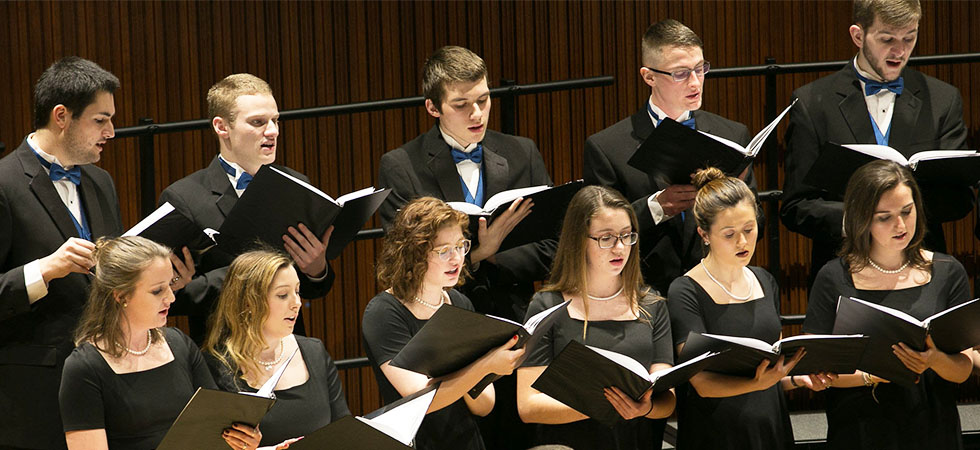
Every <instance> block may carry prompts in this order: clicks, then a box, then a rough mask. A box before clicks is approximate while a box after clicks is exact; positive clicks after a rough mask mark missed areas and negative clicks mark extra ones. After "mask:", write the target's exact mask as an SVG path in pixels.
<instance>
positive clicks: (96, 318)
mask: <svg viewBox="0 0 980 450" xmlns="http://www.w3.org/2000/svg"><path fill="white" fill-rule="evenodd" d="M92 259H94V260H95V268H94V272H95V276H94V277H92V287H91V289H90V290H89V294H88V303H86V304H85V311H84V312H83V313H82V318H81V319H80V320H79V322H78V328H77V329H76V330H75V345H80V344H82V343H83V342H90V343H92V345H94V346H95V347H96V348H98V349H99V350H101V351H103V352H104V353H107V354H109V355H111V356H112V357H114V358H118V357H120V356H122V354H123V349H124V348H126V344H127V343H126V342H125V341H124V337H123V336H124V335H123V330H122V327H123V324H124V322H123V320H122V309H123V307H124V304H120V302H118V301H117V300H116V296H117V295H119V296H122V297H128V296H129V295H130V294H132V293H133V290H134V289H136V283H138V282H139V279H140V276H141V275H142V274H143V271H144V270H146V268H147V267H149V266H150V264H152V263H153V262H154V261H156V260H163V261H167V264H168V265H169V264H170V249H168V248H166V247H164V246H162V245H160V244H157V243H156V242H153V241H151V240H149V239H146V238H143V237H140V236H123V237H118V238H114V239H106V238H99V240H98V241H97V242H96V243H95V250H93V251H92ZM168 289H169V287H168ZM162 337H163V334H161V333H160V331H159V330H153V333H152V336H151V341H152V340H153V339H159V338H162Z"/></svg>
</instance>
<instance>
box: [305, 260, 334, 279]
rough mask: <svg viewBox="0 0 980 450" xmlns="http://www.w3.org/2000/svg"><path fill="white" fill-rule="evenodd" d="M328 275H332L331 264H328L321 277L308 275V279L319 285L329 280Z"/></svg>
mask: <svg viewBox="0 0 980 450" xmlns="http://www.w3.org/2000/svg"><path fill="white" fill-rule="evenodd" d="M327 275H330V264H327V268H326V269H324V270H323V275H320V276H318V277H311V276H309V275H307V276H306V278H309V279H310V281H312V282H314V283H319V282H321V281H323V280H326V279H327Z"/></svg>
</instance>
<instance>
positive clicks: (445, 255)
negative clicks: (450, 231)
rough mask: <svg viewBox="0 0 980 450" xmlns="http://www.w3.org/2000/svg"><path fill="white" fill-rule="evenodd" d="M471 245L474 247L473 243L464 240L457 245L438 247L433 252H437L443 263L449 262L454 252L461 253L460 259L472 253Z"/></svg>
mask: <svg viewBox="0 0 980 450" xmlns="http://www.w3.org/2000/svg"><path fill="white" fill-rule="evenodd" d="M470 245H472V243H471V242H470V240H469V239H463V240H461V241H459V242H457V243H456V244H455V245H454V244H446V245H443V246H440V247H436V248H434V249H432V251H434V252H436V254H437V255H439V258H441V259H442V260H443V261H449V258H450V257H451V256H452V253H453V252H457V253H459V256H460V257H463V256H466V254H467V253H469V252H470Z"/></svg>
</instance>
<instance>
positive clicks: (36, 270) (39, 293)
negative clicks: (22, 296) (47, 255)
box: [24, 259, 48, 303]
mask: <svg viewBox="0 0 980 450" xmlns="http://www.w3.org/2000/svg"><path fill="white" fill-rule="evenodd" d="M24 285H25V286H26V287H27V301H29V302H31V303H34V302H36V301H38V300H40V299H42V298H44V296H45V295H48V285H47V284H46V283H45V282H44V277H42V276H41V260H39V259H35V260H34V261H31V262H29V263H27V264H25V265H24Z"/></svg>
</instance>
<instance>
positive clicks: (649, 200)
mask: <svg viewBox="0 0 980 450" xmlns="http://www.w3.org/2000/svg"><path fill="white" fill-rule="evenodd" d="M641 48H642V54H641V60H642V61H641V62H642V66H641V67H640V78H642V79H643V82H644V83H646V84H647V85H648V86H650V97H649V99H648V100H647V101H646V102H645V103H646V104H645V105H644V106H643V107H642V108H640V110H639V111H637V112H636V113H635V114H633V115H632V116H630V117H627V118H625V119H623V120H621V121H619V122H616V123H615V124H613V125H612V126H611V127H609V128H606V129H604V130H602V131H599V132H598V133H596V134H593V135H592V136H589V138H588V140H586V141H585V182H586V183H589V184H599V185H603V186H608V187H611V188H613V189H616V190H618V191H619V192H621V193H623V195H624V196H625V197H626V198H627V200H629V201H631V202H632V203H633V208H634V209H636V215H637V219H638V220H639V227H640V230H639V233H640V255H641V257H642V258H643V259H642V264H641V267H642V269H643V277H644V279H645V280H646V282H647V283H649V284H650V285H651V286H653V287H654V288H655V289H656V290H657V291H659V292H660V293H661V294H662V295H667V288H668V287H670V283H671V282H672V281H673V280H674V279H675V278H677V277H679V276H681V275H682V274H684V273H685V272H687V271H688V270H689V269H690V268H692V267H694V265H696V264H697V263H698V261H700V259H701V258H702V257H703V252H702V247H701V240H700V239H699V238H698V235H697V224H696V223H695V220H694V214H693V213H692V212H691V207H692V206H694V197H695V194H696V192H695V189H694V186H691V185H690V184H684V185H669V186H668V185H664V184H662V183H661V182H660V181H658V180H654V179H652V177H650V176H648V174H646V173H644V172H643V171H641V170H639V169H637V168H635V167H632V166H630V165H629V164H627V161H629V159H630V157H632V156H633V153H634V152H635V151H636V149H637V147H639V146H640V144H642V143H643V142H644V141H645V140H646V139H647V138H648V137H650V135H651V134H652V133H653V131H654V129H655V128H656V126H657V125H659V124H660V122H661V121H662V120H667V119H671V120H675V121H677V122H680V123H682V124H684V125H687V126H689V127H691V128H692V129H695V130H699V131H703V132H705V133H708V134H712V135H715V136H721V137H723V138H726V139H729V140H732V141H734V142H737V143H739V144H741V145H747V144H748V143H749V140H750V136H749V131H748V128H746V127H745V125H742V124H741V123H738V122H734V121H731V120H728V119H725V118H723V117H721V116H718V115H715V114H712V113H709V112H706V111H701V110H700V108H701V100H702V95H703V93H704V74H705V73H706V72H707V71H708V69H709V64H708V62H707V61H705V60H704V53H703V49H704V45H703V44H702V42H701V38H699V37H698V35H697V34H695V33H694V31H692V30H691V29H690V28H688V27H687V26H685V25H684V24H682V23H680V22H678V21H676V20H673V19H665V20H662V21H660V22H657V23H655V24H653V25H651V26H650V27H649V28H647V30H646V32H645V33H644V34H643V41H642V44H641ZM743 176H744V179H745V180H746V182H748V183H749V186H750V187H751V188H752V189H753V190H755V179H754V177H753V176H752V169H751V168H749V169H748V171H747V173H745V174H743Z"/></svg>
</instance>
